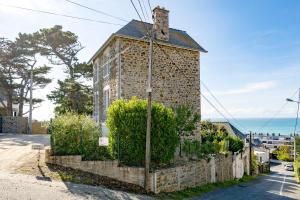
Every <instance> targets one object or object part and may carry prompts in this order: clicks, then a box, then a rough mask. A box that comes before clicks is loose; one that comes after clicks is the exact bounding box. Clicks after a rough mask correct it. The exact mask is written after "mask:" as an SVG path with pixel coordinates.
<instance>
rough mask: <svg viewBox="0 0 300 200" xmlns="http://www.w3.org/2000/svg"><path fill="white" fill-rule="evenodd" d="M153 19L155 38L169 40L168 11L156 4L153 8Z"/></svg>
mask: <svg viewBox="0 0 300 200" xmlns="http://www.w3.org/2000/svg"><path fill="white" fill-rule="evenodd" d="M153 19H154V32H155V38H156V39H158V40H164V41H169V11H168V10H166V9H165V8H163V7H162V8H160V7H159V6H157V7H155V8H154V9H153Z"/></svg>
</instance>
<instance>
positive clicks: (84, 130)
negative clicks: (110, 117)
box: [50, 113, 109, 160]
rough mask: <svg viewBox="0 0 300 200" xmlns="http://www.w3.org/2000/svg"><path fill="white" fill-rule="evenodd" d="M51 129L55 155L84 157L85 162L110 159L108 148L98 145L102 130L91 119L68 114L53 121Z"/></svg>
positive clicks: (52, 146) (52, 147)
mask: <svg viewBox="0 0 300 200" xmlns="http://www.w3.org/2000/svg"><path fill="white" fill-rule="evenodd" d="M50 127H51V149H52V152H53V153H54V155H82V157H83V159H85V160H102V159H105V158H107V157H109V153H108V150H107V148H105V147H99V145H98V140H99V137H100V136H101V133H100V129H99V127H98V125H97V123H96V122H95V121H94V120H93V119H91V118H90V117H88V116H84V115H78V114H75V113H66V114H64V115H61V116H58V117H56V118H55V119H53V120H52V122H51V124H50Z"/></svg>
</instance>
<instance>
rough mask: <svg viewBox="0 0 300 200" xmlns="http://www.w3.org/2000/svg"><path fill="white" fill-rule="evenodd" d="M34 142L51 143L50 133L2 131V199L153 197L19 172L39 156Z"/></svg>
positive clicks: (45, 199)
mask: <svg viewBox="0 0 300 200" xmlns="http://www.w3.org/2000/svg"><path fill="white" fill-rule="evenodd" d="M32 144H44V145H46V146H47V145H49V136H48V135H14V134H9V135H8V134H5V135H4V134H0V200H19V199H22V200H27V199H28V200H29V199H30V200H41V199H42V200H56V199H58V200H62V199H63V200H69V199H72V200H73V199H74V200H78V199H80V200H81V199H149V197H147V196H142V195H136V194H131V193H127V192H123V191H116V190H110V189H107V188H103V187H94V186H88V185H82V184H75V183H69V182H61V181H55V180H50V181H49V180H47V181H46V180H41V179H39V178H38V177H35V176H30V175H24V174H19V173H17V172H16V171H15V169H17V168H18V166H21V165H22V164H23V163H25V162H26V161H27V160H28V159H37V155H38V151H37V150H32V149H31V145H32Z"/></svg>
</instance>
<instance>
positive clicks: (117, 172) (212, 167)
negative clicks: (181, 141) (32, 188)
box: [45, 149, 249, 193]
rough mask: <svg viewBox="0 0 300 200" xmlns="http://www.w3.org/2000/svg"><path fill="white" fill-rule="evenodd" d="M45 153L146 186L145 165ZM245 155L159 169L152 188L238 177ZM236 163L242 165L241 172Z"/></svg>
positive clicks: (66, 163)
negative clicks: (138, 166)
mask: <svg viewBox="0 0 300 200" xmlns="http://www.w3.org/2000/svg"><path fill="white" fill-rule="evenodd" d="M45 155H46V158H45V160H46V163H51V164H56V165H61V166H64V167H71V168H73V169H79V170H82V171H86V172H91V173H95V174H99V175H101V176H107V177H110V178H114V179H117V180H119V181H123V182H128V183H132V184H136V185H139V186H144V168H137V167H118V162H117V161H82V159H81V156H51V155H50V150H49V149H46V154H45ZM245 155H246V154H245ZM245 155H242V154H238V155H231V154H228V155H223V154H218V155H216V156H215V157H213V158H211V159H210V160H209V161H207V160H200V161H191V162H187V163H186V164H184V165H180V166H176V167H172V168H166V169H159V170H156V171H154V172H152V173H151V174H150V176H151V183H150V184H151V185H152V187H151V190H152V191H153V192H154V193H160V192H173V191H179V190H182V189H184V188H188V187H195V186H199V185H203V184H206V183H213V182H222V181H226V180H231V179H234V178H235V177H237V178H241V174H242V175H243V174H244V169H246V168H247V167H245V166H243V165H244V162H243V161H244V159H243V158H245ZM236 159H238V160H236ZM246 163H247V162H246ZM246 163H245V164H246ZM248 163H249V162H248ZM236 164H237V165H239V166H240V168H239V169H240V170H239V172H238V173H237V170H236V166H235V165H236ZM234 166H235V167H234ZM246 173H247V172H246Z"/></svg>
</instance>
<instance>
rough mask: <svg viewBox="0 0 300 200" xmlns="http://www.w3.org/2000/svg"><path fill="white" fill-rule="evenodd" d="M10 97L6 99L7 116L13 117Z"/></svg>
mask: <svg viewBox="0 0 300 200" xmlns="http://www.w3.org/2000/svg"><path fill="white" fill-rule="evenodd" d="M12 105H13V103H12V96H8V97H7V115H8V116H13V107H12Z"/></svg>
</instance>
